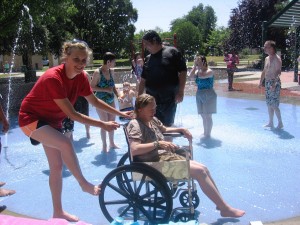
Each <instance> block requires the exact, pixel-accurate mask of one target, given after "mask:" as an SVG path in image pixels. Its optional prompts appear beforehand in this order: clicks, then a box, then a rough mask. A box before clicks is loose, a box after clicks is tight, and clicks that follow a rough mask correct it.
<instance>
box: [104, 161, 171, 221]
mask: <svg viewBox="0 0 300 225" xmlns="http://www.w3.org/2000/svg"><path fill="white" fill-rule="evenodd" d="M137 174H138V175H140V176H141V179H138V180H137V179H134V175H137ZM148 178H150V179H148ZM121 183H122V184H121ZM120 184H121V186H120ZM99 204H100V208H101V210H102V213H103V215H104V216H105V217H106V219H107V220H108V221H109V222H112V221H113V219H114V218H115V217H118V216H121V217H123V218H124V219H126V220H133V221H149V222H150V223H151V224H152V223H153V224H158V223H167V222H168V221H169V218H170V216H171V213H172V209H173V199H172V194H171V191H170V189H169V187H168V185H167V181H166V178H165V177H164V176H163V175H162V174H160V173H159V172H157V171H155V169H154V168H151V167H150V166H148V165H145V164H141V163H132V164H131V165H124V166H120V167H117V168H116V169H114V170H113V171H111V172H110V173H109V174H107V176H106V177H105V178H104V180H103V181H102V184H101V194H100V195H99Z"/></svg>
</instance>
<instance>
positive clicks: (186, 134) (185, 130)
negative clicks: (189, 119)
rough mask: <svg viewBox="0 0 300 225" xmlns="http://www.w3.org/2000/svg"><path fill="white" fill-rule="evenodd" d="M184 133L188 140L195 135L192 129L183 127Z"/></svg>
mask: <svg viewBox="0 0 300 225" xmlns="http://www.w3.org/2000/svg"><path fill="white" fill-rule="evenodd" d="M182 133H183V135H184V137H185V138H187V139H188V140H192V139H193V135H192V134H191V133H190V131H189V130H188V129H185V128H184V129H183V130H182Z"/></svg>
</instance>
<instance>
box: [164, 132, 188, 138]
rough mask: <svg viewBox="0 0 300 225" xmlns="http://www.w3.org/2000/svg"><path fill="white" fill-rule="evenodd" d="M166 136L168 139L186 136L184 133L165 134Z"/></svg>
mask: <svg viewBox="0 0 300 225" xmlns="http://www.w3.org/2000/svg"><path fill="white" fill-rule="evenodd" d="M163 135H164V136H166V137H182V136H184V135H183V133H180V132H172V133H171V132H170V133H169V132H168V133H163Z"/></svg>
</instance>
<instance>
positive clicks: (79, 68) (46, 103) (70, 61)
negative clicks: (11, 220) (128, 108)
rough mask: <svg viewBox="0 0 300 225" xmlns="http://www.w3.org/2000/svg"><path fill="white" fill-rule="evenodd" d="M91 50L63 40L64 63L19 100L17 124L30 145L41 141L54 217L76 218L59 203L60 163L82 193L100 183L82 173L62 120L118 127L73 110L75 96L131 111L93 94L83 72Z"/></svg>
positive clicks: (96, 191) (98, 105)
mask: <svg viewBox="0 0 300 225" xmlns="http://www.w3.org/2000/svg"><path fill="white" fill-rule="evenodd" d="M90 55H91V50H90V48H89V47H88V45H87V44H86V43H85V42H83V41H78V40H74V41H71V42H65V43H64V45H63V47H62V61H63V62H64V63H63V64H61V65H59V66H56V67H53V68H51V69H49V70H47V71H46V72H45V73H44V74H43V75H42V76H41V77H40V78H39V79H38V81H37V82H36V84H35V85H34V87H33V88H32V90H31V91H30V93H29V94H28V95H27V96H26V97H25V99H24V100H23V102H22V105H21V108H20V112H19V125H20V128H21V129H22V131H23V132H24V133H25V134H26V135H27V136H28V137H30V140H31V142H32V144H34V145H36V144H39V143H42V144H43V147H44V150H45V153H46V156H47V159H48V163H49V168H50V176H49V185H50V190H51V194H52V201H53V217H54V218H63V219H66V220H68V221H71V222H76V221H78V220H79V218H78V217H77V216H75V215H71V214H69V213H68V212H66V211H64V210H63V207H62V202H61V193H62V169H63V163H65V164H66V166H67V167H68V169H69V170H70V171H71V173H72V174H73V175H74V177H75V178H76V180H77V181H78V183H79V185H80V187H81V188H82V190H83V191H84V192H88V193H90V194H92V195H99V194H100V189H101V188H100V185H94V184H91V183H90V182H88V181H87V180H86V179H85V177H84V176H83V174H82V172H81V169H80V166H79V164H78V159H77V156H76V154H75V151H74V147H73V145H72V141H71V140H70V139H69V138H68V137H66V136H65V135H64V134H62V133H61V132H60V131H61V128H62V121H63V119H64V118H66V117H69V118H70V119H71V120H73V121H77V122H80V123H83V124H86V125H90V126H95V127H100V128H103V129H105V130H107V131H112V130H115V129H117V128H118V127H119V126H120V125H119V124H118V123H116V122H115V121H108V122H103V121H101V120H96V119H93V118H91V117H88V116H86V115H84V114H81V113H79V112H76V111H75V109H74V107H73V105H74V103H75V101H76V99H77V97H78V96H83V97H85V98H86V100H87V101H88V102H89V103H90V104H91V105H93V106H95V107H96V108H101V109H102V110H105V111H107V112H109V113H112V114H115V115H119V116H123V117H127V118H130V116H129V115H130V114H131V112H119V111H118V110H116V109H115V108H113V107H111V106H109V105H108V104H106V103H105V102H103V101H101V100H99V99H98V98H97V97H95V95H94V94H93V91H92V89H91V87H90V84H89V81H88V78H87V77H86V74H85V72H84V71H83V70H84V68H85V66H86V64H87V62H88V60H89V58H90Z"/></svg>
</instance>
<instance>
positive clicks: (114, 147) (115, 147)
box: [109, 144, 119, 149]
mask: <svg viewBox="0 0 300 225" xmlns="http://www.w3.org/2000/svg"><path fill="white" fill-rule="evenodd" d="M117 148H119V146H117V145H115V144H112V145H110V146H109V149H117Z"/></svg>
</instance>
